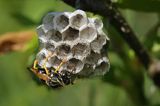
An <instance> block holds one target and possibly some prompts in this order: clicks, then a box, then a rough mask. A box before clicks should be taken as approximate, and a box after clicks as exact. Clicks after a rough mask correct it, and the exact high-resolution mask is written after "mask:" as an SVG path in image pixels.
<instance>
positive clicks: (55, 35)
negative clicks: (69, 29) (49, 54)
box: [51, 31, 62, 42]
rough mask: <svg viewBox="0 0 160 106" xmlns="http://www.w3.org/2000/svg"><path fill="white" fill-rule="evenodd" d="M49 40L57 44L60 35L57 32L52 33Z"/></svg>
mask: <svg viewBox="0 0 160 106" xmlns="http://www.w3.org/2000/svg"><path fill="white" fill-rule="evenodd" d="M51 39H52V40H53V41H55V42H59V41H61V40H62V34H61V33H60V32H59V31H54V32H53V34H52V36H51Z"/></svg>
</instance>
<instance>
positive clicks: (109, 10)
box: [63, 0, 160, 86]
mask: <svg viewBox="0 0 160 106" xmlns="http://www.w3.org/2000/svg"><path fill="white" fill-rule="evenodd" d="M63 1H64V2H65V3H67V4H69V5H71V6H72V7H76V8H79V9H82V10H85V11H90V12H93V13H96V14H99V15H102V16H103V17H107V18H108V19H109V20H110V22H111V23H112V25H113V26H114V27H115V29H116V30H117V31H118V32H119V33H120V34H121V37H122V38H123V39H124V40H125V41H126V42H127V43H128V45H129V46H130V47H131V48H132V49H133V50H134V52H135V54H136V55H137V57H138V58H139V60H140V61H141V63H142V64H143V65H144V67H145V68H146V69H151V68H150V67H153V64H156V63H155V62H154V61H153V60H154V59H152V57H151V56H150V55H149V53H148V52H147V51H146V49H145V48H144V47H143V45H142V44H141V43H140V41H139V40H138V38H137V37H136V35H135V33H134V32H133V31H132V29H131V27H130V26H129V25H128V23H127V22H126V20H125V19H124V17H123V16H122V15H121V13H120V12H119V10H118V9H117V7H116V6H115V5H114V4H112V2H111V0H63ZM155 70H156V71H155ZM155 70H154V69H153V68H152V74H151V77H152V78H153V80H154V82H155V84H156V85H158V86H160V76H159V74H160V68H159V69H157V67H156V69H155ZM157 70H158V71H157ZM157 72H158V73H157ZM149 73H150V72H149ZM157 75H158V76H157ZM155 76H156V80H155V78H154V77H155ZM157 79H158V80H157Z"/></svg>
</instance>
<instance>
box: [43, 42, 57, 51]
mask: <svg viewBox="0 0 160 106" xmlns="http://www.w3.org/2000/svg"><path fill="white" fill-rule="evenodd" d="M45 48H46V49H47V50H48V51H52V52H54V50H55V46H54V44H53V43H52V42H50V41H48V42H47V43H46V45H45Z"/></svg>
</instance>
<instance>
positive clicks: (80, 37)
mask: <svg viewBox="0 0 160 106" xmlns="http://www.w3.org/2000/svg"><path fill="white" fill-rule="evenodd" d="M102 28H103V23H102V22H101V20H99V19H96V18H88V17H87V16H86V13H85V12H84V11H82V10H76V11H74V12H59V13H54V12H53V13H48V14H47V15H46V16H45V17H44V18H43V23H42V25H40V26H39V27H38V28H37V32H38V35H39V37H38V38H39V45H40V51H39V53H38V54H37V57H36V58H37V60H38V64H39V65H40V66H42V65H43V64H44V62H45V58H46V57H47V56H48V54H49V53H50V52H52V53H55V56H52V57H50V58H48V60H47V63H46V67H48V68H49V67H53V68H55V69H56V68H57V67H58V66H59V64H60V63H61V61H62V60H63V59H66V60H67V61H66V62H65V63H64V64H63V65H62V67H61V68H60V70H59V72H61V71H69V72H71V73H73V74H76V75H78V76H91V75H103V74H105V73H106V72H107V71H108V70H109V66H110V63H109V59H108V57H107V53H106V50H107V48H105V47H107V45H108V43H109V38H108V37H107V35H106V34H105V33H104V32H103V31H102Z"/></svg>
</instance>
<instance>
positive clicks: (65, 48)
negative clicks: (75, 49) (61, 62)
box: [56, 44, 71, 58]
mask: <svg viewBox="0 0 160 106" xmlns="http://www.w3.org/2000/svg"><path fill="white" fill-rule="evenodd" d="M70 51H71V47H70V46H69V45H67V44H62V45H60V46H58V47H57V48H56V52H57V54H58V55H59V56H60V57H63V58H64V57H66V56H67V55H68V54H69V53H70Z"/></svg>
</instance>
